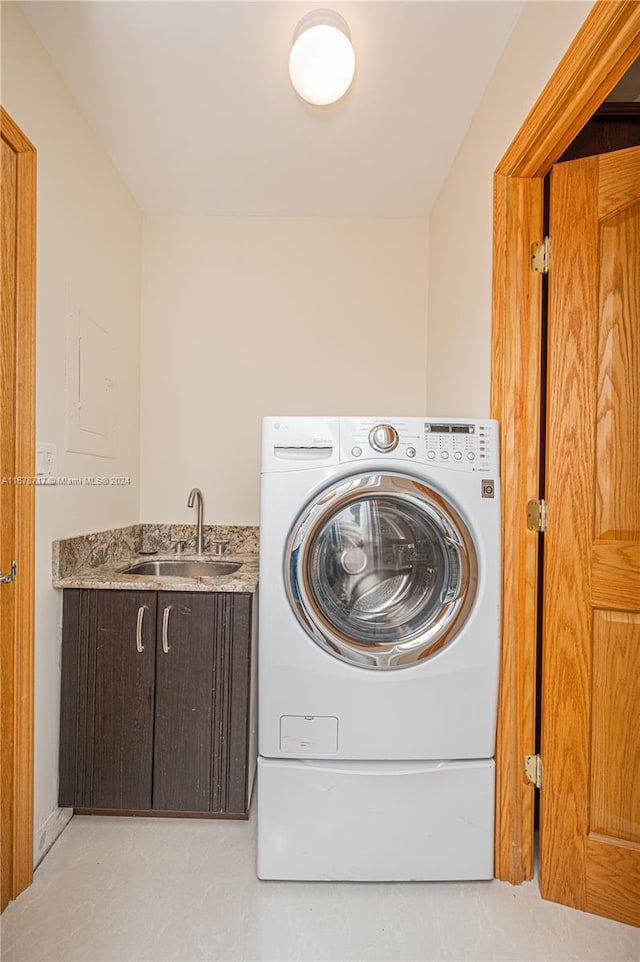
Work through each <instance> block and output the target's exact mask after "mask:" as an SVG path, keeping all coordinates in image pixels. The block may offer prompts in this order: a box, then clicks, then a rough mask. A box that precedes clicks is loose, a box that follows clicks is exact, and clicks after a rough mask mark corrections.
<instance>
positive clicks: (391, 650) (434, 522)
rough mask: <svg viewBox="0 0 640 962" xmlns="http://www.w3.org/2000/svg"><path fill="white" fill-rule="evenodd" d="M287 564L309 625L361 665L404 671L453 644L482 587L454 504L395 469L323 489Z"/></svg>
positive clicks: (302, 521) (290, 587) (293, 599)
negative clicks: (394, 472) (479, 588)
mask: <svg viewBox="0 0 640 962" xmlns="http://www.w3.org/2000/svg"><path fill="white" fill-rule="evenodd" d="M285 566H286V568H285V581H286V585H287V593H288V596H289V601H290V603H291V605H292V607H293V610H294V612H295V614H296V616H297V618H298V620H299V621H300V623H301V624H302V626H303V627H304V629H305V631H306V632H307V633H308V634H309V635H310V637H311V638H312V639H313V640H314V641H315V642H316V643H317V644H318V645H319V646H320V647H321V648H323V649H325V650H326V651H328V652H329V653H330V654H332V655H334V656H335V657H337V658H340V659H342V660H343V661H346V662H349V663H351V664H353V665H357V666H359V667H364V668H381V669H393V668H407V667H410V666H412V665H415V664H416V663H419V662H421V661H423V660H424V659H425V658H428V657H429V656H430V655H432V654H434V653H435V652H436V651H439V650H440V649H441V648H443V647H444V646H445V645H447V644H449V643H450V642H451V641H453V639H454V638H455V636H456V634H457V633H458V632H459V630H460V628H461V627H462V625H463V624H464V623H465V621H466V619H467V617H468V615H469V612H470V610H471V607H472V605H473V601H474V598H475V595H476V591H477V585H478V566H477V555H476V550H475V547H474V543H473V538H472V536H471V533H470V531H469V529H468V527H467V526H466V524H465V523H464V521H463V520H462V518H461V517H460V515H459V514H458V512H457V511H456V510H455V508H454V507H453V506H452V505H451V504H450V503H449V502H448V501H447V500H446V499H445V498H444V497H443V496H442V495H440V494H439V493H438V492H436V491H434V490H433V489H432V488H429V487H428V486H427V485H426V484H424V483H421V482H420V481H417V480H416V479H415V478H411V477H408V476H406V475H401V474H391V473H385V474H374V473H371V474H360V475H356V476H352V477H350V478H348V479H347V480H345V481H342V482H340V483H338V484H336V485H335V486H333V487H331V488H328V489H326V490H325V491H323V492H322V494H321V495H320V496H319V497H318V498H316V499H315V500H314V501H313V502H312V503H311V504H310V505H308V506H307V508H306V509H305V510H304V511H303V512H302V514H301V516H300V517H299V518H298V520H297V522H296V524H295V525H294V527H293V529H292V532H291V535H290V537H289V539H288V543H287V548H286V554H285Z"/></svg>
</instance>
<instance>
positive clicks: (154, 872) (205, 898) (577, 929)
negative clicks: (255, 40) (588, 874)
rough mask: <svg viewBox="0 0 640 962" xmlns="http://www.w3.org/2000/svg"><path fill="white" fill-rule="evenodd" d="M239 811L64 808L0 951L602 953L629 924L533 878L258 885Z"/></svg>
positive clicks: (507, 956)
mask: <svg viewBox="0 0 640 962" xmlns="http://www.w3.org/2000/svg"><path fill="white" fill-rule="evenodd" d="M254 854H255V817H252V818H251V820H250V821H249V822H227V821H206V820H193V819H162V818H158V819H147V818H145V819H137V818H106V817H79V816H76V817H75V818H73V819H72V821H71V822H70V823H69V826H68V827H67V829H66V830H65V831H64V833H63V834H62V836H61V837H60V839H59V840H58V842H57V843H56V844H55V845H54V847H53V849H52V850H51V852H50V853H49V855H48V856H47V857H46V858H45V859H44V861H43V862H42V863H41V865H40V866H39V868H38V870H37V871H36V874H35V879H34V883H33V885H32V886H31V888H30V889H28V890H27V891H26V892H24V893H23V894H22V895H21V896H20V897H19V898H18V899H17V900H16V901H15V902H13V903H11V904H10V905H9V907H8V908H7V909H6V911H5V913H4V914H3V916H2V943H1V948H0V957H1V958H2V962H27V960H29V962H31V960H34V962H35V960H41V962H44V960H47V962H98V960H109V962H134V960H135V962H138V960H149V962H151V960H157V962H160V960H162V962H169V960H171V962H192V960H193V962H195V960H206V962H213V960H221V962H231V960H256V962H257V960H273V962H284V960H296V962H304V960H339V962H347V960H349V962H351V960H376V962H379V960H409V959H410V960H416V962H429V960H445V959H449V960H457V962H463V960H474V962H480V960H483V962H484V960H491V962H498V960H505V962H507V960H508V962H515V960H527V962H533V960H545V962H565V960H578V962H587V960H600V962H627V960H628V962H638V960H640V930H637V929H634V928H631V927H629V926H626V925H619V924H617V923H615V922H609V921H607V920H606V919H599V918H596V917H595V916H590V915H586V914H584V913H582V912H576V911H574V910H572V909H567V908H564V907H561V906H558V905H552V904H550V903H547V902H543V901H541V899H540V897H539V895H538V891H537V886H536V884H535V883H529V884H525V885H521V886H511V885H509V884H507V883H505V882H496V881H494V882H455V883H451V882H447V883H436V882H408V883H398V882H396V883H354V882H351V883H344V882H342V883H332V882H317V883H316V882H260V881H258V880H257V879H256V877H255V870H254Z"/></svg>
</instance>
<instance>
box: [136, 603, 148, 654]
mask: <svg viewBox="0 0 640 962" xmlns="http://www.w3.org/2000/svg"><path fill="white" fill-rule="evenodd" d="M146 610H147V605H141V606H140V608H138V623H137V624H136V648H137V649H138V652H139V653H140V654H142V652H143V651H144V645H143V644H142V621H143V619H144V613H145V611H146Z"/></svg>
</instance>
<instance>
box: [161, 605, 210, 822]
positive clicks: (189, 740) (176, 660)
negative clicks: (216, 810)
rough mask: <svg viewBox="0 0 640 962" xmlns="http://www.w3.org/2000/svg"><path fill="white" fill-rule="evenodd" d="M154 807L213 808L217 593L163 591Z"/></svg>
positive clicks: (204, 809) (188, 809)
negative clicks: (215, 594)
mask: <svg viewBox="0 0 640 962" xmlns="http://www.w3.org/2000/svg"><path fill="white" fill-rule="evenodd" d="M157 620H158V639H157V648H156V719H155V746H154V762H153V808H154V809H156V810H158V809H159V810H164V811H173V812H177V811H184V812H208V811H210V809H211V777H212V757H213V749H212V745H213V688H214V631H215V626H214V620H215V596H214V595H213V594H187V593H185V592H162V593H161V594H159V595H158V619H157Z"/></svg>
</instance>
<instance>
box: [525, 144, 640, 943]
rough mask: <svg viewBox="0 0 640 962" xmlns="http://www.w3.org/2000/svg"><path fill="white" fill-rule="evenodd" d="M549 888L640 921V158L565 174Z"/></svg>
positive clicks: (556, 349)
mask: <svg viewBox="0 0 640 962" xmlns="http://www.w3.org/2000/svg"><path fill="white" fill-rule="evenodd" d="M550 233H551V237H552V267H551V270H550V272H549V342H548V344H549V367H548V372H549V373H548V394H547V398H548V422H547V448H546V450H547V483H546V498H547V501H548V510H549V520H548V529H547V533H546V535H545V568H544V614H543V678H542V743H541V755H542V760H543V765H544V781H543V787H542V791H541V796H540V804H541V826H540V887H541V892H542V895H543V896H544V897H545V898H547V899H551V900H553V901H557V902H562V903H564V904H568V905H573V906H576V907H577V908H580V909H584V910H586V911H589V912H595V913H597V914H599V915H605V916H608V917H610V918H613V919H618V920H620V921H623V922H628V923H631V924H635V925H640V269H639V264H640V148H632V149H630V150H624V151H619V152H616V153H612V154H604V155H601V156H598V157H591V158H585V159H584V160H578V161H572V162H570V163H566V164H559V165H557V166H556V167H554V169H553V171H552V176H551V222H550Z"/></svg>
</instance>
